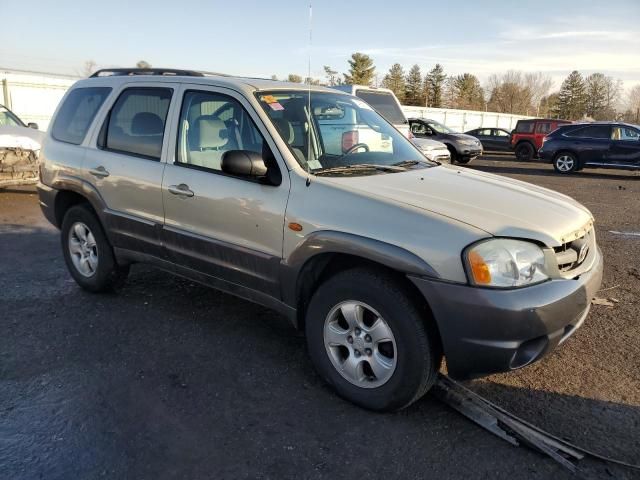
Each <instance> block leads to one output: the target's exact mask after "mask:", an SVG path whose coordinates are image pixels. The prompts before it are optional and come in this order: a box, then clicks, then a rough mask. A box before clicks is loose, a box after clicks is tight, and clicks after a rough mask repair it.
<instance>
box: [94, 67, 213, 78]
mask: <svg viewBox="0 0 640 480" xmlns="http://www.w3.org/2000/svg"><path fill="white" fill-rule="evenodd" d="M126 75H167V76H171V75H180V76H184V77H204V74H202V73H201V72H196V71H195V70H178V69H175V68H103V69H101V70H98V71H97V72H94V73H93V75H91V76H90V77H89V78H95V77H114V76H126Z"/></svg>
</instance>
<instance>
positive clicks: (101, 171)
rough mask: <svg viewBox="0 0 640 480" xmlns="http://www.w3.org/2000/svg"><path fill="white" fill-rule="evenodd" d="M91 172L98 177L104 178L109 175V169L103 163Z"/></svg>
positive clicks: (90, 171)
mask: <svg viewBox="0 0 640 480" xmlns="http://www.w3.org/2000/svg"><path fill="white" fill-rule="evenodd" d="M89 173H90V174H91V175H93V176H94V177H98V178H104V177H108V176H109V172H107V169H106V168H104V167H103V166H102V165H100V166H99V167H96V168H92V169H90V170H89Z"/></svg>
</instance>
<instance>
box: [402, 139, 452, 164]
mask: <svg viewBox="0 0 640 480" xmlns="http://www.w3.org/2000/svg"><path fill="white" fill-rule="evenodd" d="M411 141H412V142H413V144H414V145H415V146H416V147H418V150H420V151H421V152H422V154H423V155H424V156H425V157H427V158H428V159H429V160H432V161H434V162H440V163H451V152H450V151H449V149H448V148H447V146H446V145H445V144H444V143H442V142H438V141H437V140H429V139H428V138H416V137H413V138H411Z"/></svg>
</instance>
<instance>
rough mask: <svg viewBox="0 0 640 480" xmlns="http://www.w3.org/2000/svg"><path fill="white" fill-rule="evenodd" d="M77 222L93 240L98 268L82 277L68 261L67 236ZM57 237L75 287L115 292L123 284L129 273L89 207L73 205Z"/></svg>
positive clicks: (69, 258)
mask: <svg viewBox="0 0 640 480" xmlns="http://www.w3.org/2000/svg"><path fill="white" fill-rule="evenodd" d="M78 222H80V223H82V224H84V225H86V226H87V227H88V228H89V229H90V231H91V233H92V235H93V237H94V239H95V245H96V249H97V259H98V260H97V268H95V271H94V273H93V274H92V275H91V276H86V275H83V274H82V273H81V272H80V270H78V268H77V267H76V265H75V264H74V261H73V260H72V258H71V256H72V254H71V251H70V249H69V236H70V235H72V233H71V229H72V228H73V227H74V225H76V224H77V223H78ZM60 234H61V235H60V238H61V242H62V253H63V255H64V260H65V263H66V264H67V269H68V270H69V273H70V274H71V276H72V277H73V279H74V280H75V281H76V283H77V284H78V285H80V286H81V287H82V288H84V289H85V290H88V291H90V292H107V291H113V290H115V289H117V288H118V287H120V286H121V285H122V284H123V283H124V281H125V280H126V278H127V275H128V274H129V267H128V266H124V267H123V266H120V265H118V264H117V262H116V259H115V256H114V254H113V248H112V247H111V244H110V243H109V241H108V240H107V237H106V235H105V234H104V230H103V229H102V225H101V224H100V221H99V220H98V219H97V217H96V216H95V214H94V213H93V211H92V210H91V208H90V207H89V206H88V205H85V204H80V205H75V206H73V207H71V208H70V209H69V210H68V211H67V212H66V213H65V216H64V219H63V220H62V226H61V228H60Z"/></svg>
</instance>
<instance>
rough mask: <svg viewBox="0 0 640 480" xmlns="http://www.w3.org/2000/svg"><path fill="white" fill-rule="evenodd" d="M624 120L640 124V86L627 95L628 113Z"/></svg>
mask: <svg viewBox="0 0 640 480" xmlns="http://www.w3.org/2000/svg"><path fill="white" fill-rule="evenodd" d="M624 119H625V120H626V121H628V122H633V123H640V85H636V86H635V87H633V88H632V89H631V90H629V93H628V95H627V111H626V113H625V114H624Z"/></svg>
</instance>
